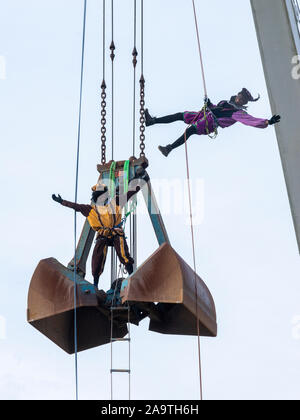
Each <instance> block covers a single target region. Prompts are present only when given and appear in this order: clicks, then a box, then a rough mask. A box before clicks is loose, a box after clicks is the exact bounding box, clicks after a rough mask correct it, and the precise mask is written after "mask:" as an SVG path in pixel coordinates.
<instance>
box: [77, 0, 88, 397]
mask: <svg viewBox="0 0 300 420" xmlns="http://www.w3.org/2000/svg"><path fill="white" fill-rule="evenodd" d="M86 8H87V0H84V12H83V30H82V48H81V74H80V95H79V113H78V132H77V154H76V176H75V200H74V202H75V203H77V200H78V177H79V154H80V137H81V114H82V87H83V70H84V50H85V32H86V31H85V28H86ZM74 248H75V253H74V353H75V391H76V400H78V355H77V353H78V348H77V287H76V274H77V215H76V211H75V212H74Z"/></svg>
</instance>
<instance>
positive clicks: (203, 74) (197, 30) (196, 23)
mask: <svg viewBox="0 0 300 420" xmlns="http://www.w3.org/2000/svg"><path fill="white" fill-rule="evenodd" d="M192 2H193V10H194V18H195V25H196V33H197V40H198V50H199V57H200V65H201V71H202V80H203V87H204V94H205V98H207V97H208V96H207V87H206V80H205V72H204V64H203V57H202V51H201V44H200V36H199V28H198V19H197V12H196V7H195V1H194V0H192Z"/></svg>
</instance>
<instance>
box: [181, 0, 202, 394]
mask: <svg viewBox="0 0 300 420" xmlns="http://www.w3.org/2000/svg"><path fill="white" fill-rule="evenodd" d="M192 3H193V11H194V18H195V26H196V33H197V40H198V49H199V57H200V65H201V71H202V81H203V89H204V94H205V99H204V101H205V103H204V109H203V112H204V117H205V120H206V123H207V117H206V106H207V98H208V96H207V86H206V80H205V72H204V64H203V57H202V51H201V44H200V37H199V29H198V19H197V13H196V7H195V1H194V0H192ZM200 112H201V111H200ZM200 112H199V113H198V114H196V116H195V118H194V120H193V121H192V122H191V124H190V125H189V126H188V127H187V129H186V130H185V133H184V144H185V160H186V172H187V182H188V197H189V211H190V227H191V238H192V249H193V265H194V275H195V277H194V282H195V297H196V321H197V345H198V366H199V391H200V400H203V385H202V367H201V346H200V326H199V313H198V288H197V274H196V273H197V270H196V268H197V267H196V252H195V235H194V222H193V212H192V194H191V181H190V168H189V157H188V147H187V136H186V132H187V130H188V128H189V127H190V126H191V125H192V124H193V123H194V122H195V121H196V120H197V119H198V117H199V114H200ZM206 129H207V131H208V127H207V126H206ZM207 134H208V133H207Z"/></svg>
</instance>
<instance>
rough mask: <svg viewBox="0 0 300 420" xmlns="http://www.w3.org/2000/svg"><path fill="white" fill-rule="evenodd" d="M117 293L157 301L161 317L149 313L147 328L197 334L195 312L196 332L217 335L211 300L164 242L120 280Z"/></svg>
mask: <svg viewBox="0 0 300 420" xmlns="http://www.w3.org/2000/svg"><path fill="white" fill-rule="evenodd" d="M195 280H196V285H197V297H196V290H195ZM121 296H122V301H123V303H124V302H126V301H129V302H136V303H137V305H138V302H157V305H156V311H157V312H158V313H159V314H160V317H161V319H159V318H158V317H155V319H154V317H151V314H150V315H149V316H150V325H149V329H150V330H151V331H156V332H159V333H163V334H181V335H197V316H198V320H199V327H200V335H201V336H210V337H215V336H216V335H217V323H216V310H215V304H214V301H213V298H212V296H211V294H210V292H209V290H208V288H207V287H206V285H205V284H204V282H203V281H202V280H201V278H200V277H199V276H198V275H197V274H196V276H195V273H194V271H193V270H192V269H191V267H189V265H188V264H186V263H185V262H184V260H183V259H182V258H181V257H180V256H179V255H178V254H177V253H176V252H175V251H174V250H173V248H172V247H171V246H170V245H169V244H167V243H164V244H163V245H162V246H160V248H159V249H158V250H157V251H155V252H154V254H153V255H151V257H150V258H148V259H147V261H146V262H145V263H144V264H143V265H141V266H140V268H139V269H138V270H137V271H136V272H135V273H133V274H132V275H131V276H130V277H129V278H128V279H127V280H125V281H123V285H122V292H121Z"/></svg>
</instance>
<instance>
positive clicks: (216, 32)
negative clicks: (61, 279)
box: [0, 0, 300, 400]
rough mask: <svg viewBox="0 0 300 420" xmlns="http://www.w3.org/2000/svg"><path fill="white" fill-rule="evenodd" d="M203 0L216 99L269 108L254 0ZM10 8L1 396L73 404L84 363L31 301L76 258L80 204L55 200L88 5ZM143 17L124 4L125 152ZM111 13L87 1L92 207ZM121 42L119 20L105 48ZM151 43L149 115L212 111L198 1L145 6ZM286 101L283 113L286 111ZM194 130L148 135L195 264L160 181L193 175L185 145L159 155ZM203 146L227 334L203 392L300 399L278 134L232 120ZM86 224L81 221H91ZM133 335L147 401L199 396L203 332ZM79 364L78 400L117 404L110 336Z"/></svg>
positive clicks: (4, 98)
mask: <svg viewBox="0 0 300 420" xmlns="http://www.w3.org/2000/svg"><path fill="white" fill-rule="evenodd" d="M196 4H197V11H198V17H199V30H200V37H201V42H202V46H203V56H204V61H205V70H206V76H207V85H208V93H209V97H210V98H211V100H212V101H213V102H218V101H219V100H221V99H227V98H230V96H231V95H233V94H235V93H237V92H238V91H239V90H241V88H243V87H247V88H248V89H249V90H250V91H251V92H252V93H253V95H255V96H256V95H257V94H258V93H260V94H261V100H260V101H259V102H257V103H255V104H251V105H250V107H249V112H250V113H251V114H252V115H255V116H257V117H262V118H270V117H271V110H270V105H269V100H268V96H267V91H266V85H265V80H264V75H263V70H262V65H261V60H260V54H259V49H258V44H257V39H256V34H255V29H254V24H253V19H252V13H251V8H250V2H249V1H248V0H243V1H237V0H227V1H226V2H220V1H219V0H211V1H209V2H201V1H196ZM0 6H1V16H0V40H1V41H0V56H1V61H0V64H1V67H2V69H1V78H0V79H1V80H0V92H1V95H0V113H1V125H0V137H1V144H2V147H1V154H0V156H1V157H0V159H1V164H0V176H1V193H2V209H1V232H2V245H1V253H0V260H1V272H2V281H1V283H0V398H1V399H74V397H75V383H74V357H73V356H69V355H67V354H66V353H64V352H63V351H62V350H61V349H60V348H58V347H57V346H55V345H54V344H53V343H52V342H51V341H49V340H48V339H46V338H45V337H44V336H43V335H41V334H40V333H39V332H38V331H36V330H35V329H34V328H32V327H31V326H30V325H28V324H27V322H26V308H27V291H28V286H29V283H30V279H31V276H32V273H33V271H34V269H35V267H36V265H37V264H38V262H39V260H40V259H42V258H46V257H50V256H53V257H55V258H57V259H59V261H60V262H62V263H64V264H67V263H68V261H69V260H70V259H71V257H72V252H73V213H72V212H71V211H70V210H68V209H66V208H62V207H60V206H58V205H57V204H56V203H54V202H53V201H52V200H51V194H52V193H60V194H61V195H62V196H63V197H64V198H66V199H70V200H73V198H74V182H75V179H74V175H75V159H76V134H77V132H76V130H77V115H78V100H79V77H80V54H81V28H82V14H83V1H82V0H51V1H50V0H27V1H26V2H24V1H22V0H10V1H9V2H8V1H4V0H2V1H0ZM132 16H133V1H130V0H115V28H114V29H115V44H116V48H117V49H116V59H115V73H116V84H115V113H116V114H115V116H116V118H115V120H116V124H115V147H116V156H115V158H116V159H120V160H123V159H126V158H128V157H129V156H130V155H131V154H132V150H131V132H132V131H131V130H132V128H131V127H132V65H131V59H132V56H131V52H132V48H133V39H132V38H133V20H132ZM107 17H108V21H109V20H110V14H109V10H108V16H107ZM101 22H102V1H100V0H88V11H87V37H86V65H85V74H84V98H83V120H82V143H81V157H80V181H79V202H82V203H88V202H89V199H90V187H91V185H93V184H94V183H95V181H96V179H97V176H98V175H97V171H96V164H97V163H99V161H100V135H99V132H100V129H99V128H100V127H99V121H100V114H99V109H100V101H101V98H100V85H101V81H102V70H101V69H102V62H101V60H102V52H101V49H102V38H101V36H102V26H101ZM110 41H111V37H110V27H109V26H108V28H107V50H108V46H109V44H110ZM138 50H139V52H140V46H139V45H138ZM144 52H145V72H144V73H145V78H146V104H147V107H148V108H149V110H150V112H151V113H153V114H154V115H158V116H160V115H165V114H170V113H173V112H179V111H185V110H199V109H200V108H201V106H202V101H203V87H202V80H201V73H200V66H199V56H198V50H197V43H196V35H195V27H194V21H193V10H192V2H191V1H188V0H185V1H182V0H163V1H162V0H145V51H144ZM108 56H109V52H107V57H108ZM139 59H140V55H139ZM107 61H108V60H107ZM3 66H5V71H4V68H3ZM284 77H290V75H283V78H284ZM107 84H108V86H109V84H110V63H109V61H108V67H107ZM109 95H110V93H109V90H108V98H109V99H108V104H109V106H108V120H109V119H110V117H109V115H110V97H109ZM278 107H279V109H280V113H281V114H282V115H283V117H284V113H287V112H288V109H281V108H280V104H278ZM183 129H184V124H183V123H180V122H178V123H175V124H172V125H166V126H155V127H151V128H149V129H147V137H146V153H147V157H148V158H149V162H150V166H149V174H150V176H151V178H152V179H153V180H154V181H155V182H154V186H155V188H156V192H157V194H158V201H159V203H160V204H161V206H162V207H163V206H164V205H165V206H166V208H165V209H163V213H164V220H165V224H166V227H167V229H168V233H169V236H170V240H171V243H172V246H173V247H174V249H176V251H177V252H178V253H179V254H180V255H181V256H182V257H183V258H184V259H185V260H186V262H188V263H189V264H190V265H192V249H191V244H190V230H189V225H188V218H187V213H185V214H174V213H175V212H174V211H172V208H173V201H171V203H172V204H171V206H170V207H171V211H168V203H165V200H164V197H163V195H162V194H161V193H160V192H159V188H158V186H157V185H158V184H157V182H158V180H161V179H165V180H169V181H170V182H175V181H176V180H177V182H179V183H180V182H182V183H184V180H185V178H186V172H185V160H184V149H183V148H181V149H178V150H176V151H174V152H173V153H172V154H171V155H170V157H169V158H168V159H165V158H164V157H163V156H162V155H161V154H160V153H159V152H158V150H157V146H158V145H159V144H168V143H169V142H170V141H174V140H176V138H177V137H178V136H179V135H180V134H181V133H182V132H183ZM109 130H110V122H109V123H108V131H109ZM109 140H110V137H109V136H108V141H109ZM108 153H110V148H109V149H108ZM189 155H190V170H191V177H192V182H193V197H194V200H196V201H197V203H198V206H199V212H198V215H199V218H198V219H197V225H196V227H195V236H196V255H197V271H198V273H199V275H200V276H201V277H202V278H203V279H204V281H205V282H206V284H207V286H208V287H209V289H210V291H211V293H212V295H213V296H214V299H215V304H216V309H217V316H218V327H219V335H218V338H216V339H207V338H206V339H202V340H201V355H202V368H203V391H204V398H205V399H213V400H214V399H299V397H300V386H299V375H300V307H299V297H300V282H299V275H300V258H299V254H298V249H297V243H296V238H295V233H294V229H293V223H292V218H291V213H290V208H289V203H288V197H287V192H286V187H285V183H284V176H283V172H282V167H281V162H280V156H279V151H278V146H277V141H276V136H275V131H274V128H272V127H271V128H268V129H267V130H259V129H254V128H251V127H246V126H242V125H241V124H236V125H235V126H234V127H231V128H228V129H226V130H220V134H219V137H218V139H217V140H215V141H212V140H210V139H208V138H207V137H199V136H194V137H192V138H190V140H189ZM108 157H110V156H108ZM177 204H178V203H177ZM177 204H176V205H177ZM174 205H175V204H174ZM185 206H186V204H185ZM140 208H143V203H142V201H141V200H140ZM78 220H79V225H80V227H81V224H83V222H84V220H83V218H81V217H80V216H79V217H78ZM138 236H139V238H138V239H139V240H138V263H139V264H140V263H142V262H143V261H144V260H145V259H146V258H147V257H148V256H149V255H150V254H151V253H152V252H153V251H154V250H155V249H156V248H157V243H156V241H155V236H154V233H153V231H152V228H151V224H150V223H149V220H148V218H147V217H146V216H145V215H141V216H140V217H139V222H138ZM108 268H109V264H108V265H107V270H106V271H105V274H104V276H103V277H102V278H101V279H100V286H101V288H103V289H108V288H109V278H110V277H109V272H108ZM87 279H89V280H90V279H91V274H90V270H88V273H87ZM131 336H132V345H131V351H132V398H133V399H197V398H198V396H199V389H198V366H197V340H196V338H195V337H179V336H165V335H159V334H155V333H151V332H149V331H148V323H147V321H143V322H142V323H141V324H140V326H139V327H135V326H133V327H132V328H131ZM117 346H119V351H117V350H116V351H115V354H116V365H118V364H120V365H122V364H124V363H125V361H126V358H127V347H126V344H125V345H124V344H122V343H120V344H117ZM118 358H120V359H118ZM78 363H79V397H80V398H81V399H88V398H91V399H109V398H110V373H109V372H110V346H109V345H107V346H102V347H99V348H96V349H92V350H89V351H86V352H83V353H81V354H79V357H78ZM127 395H128V393H127V380H126V379H124V378H120V379H119V378H118V379H116V382H115V397H116V398H124V399H126V398H127Z"/></svg>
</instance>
